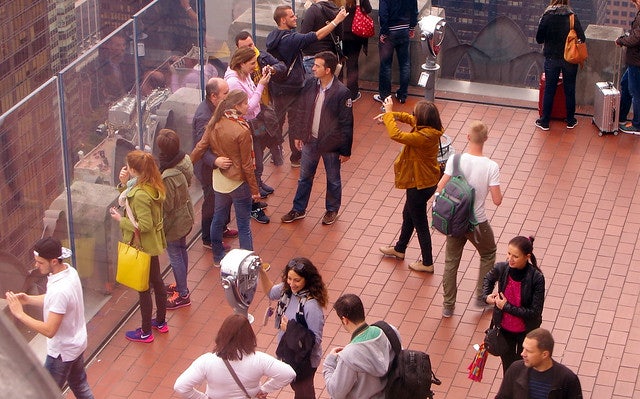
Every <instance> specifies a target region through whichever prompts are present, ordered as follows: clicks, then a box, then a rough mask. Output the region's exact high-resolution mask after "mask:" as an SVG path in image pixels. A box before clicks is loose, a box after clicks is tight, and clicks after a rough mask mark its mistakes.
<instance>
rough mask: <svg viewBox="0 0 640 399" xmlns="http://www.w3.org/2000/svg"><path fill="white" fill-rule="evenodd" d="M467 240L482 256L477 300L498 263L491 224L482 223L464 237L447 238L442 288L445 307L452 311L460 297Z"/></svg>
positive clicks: (477, 283)
mask: <svg viewBox="0 0 640 399" xmlns="http://www.w3.org/2000/svg"><path fill="white" fill-rule="evenodd" d="M467 240H469V241H471V244H473V246H474V247H476V249H477V250H478V254H479V255H480V269H479V270H478V281H477V282H476V292H475V295H476V298H477V297H480V296H481V295H482V283H483V282H484V276H486V275H487V273H489V272H490V271H491V269H492V268H493V266H494V265H495V263H496V250H497V248H496V239H495V237H494V236H493V229H492V228H491V225H490V224H489V222H481V223H480V224H479V225H478V226H476V228H475V230H474V231H472V232H470V233H467V234H466V235H465V236H462V237H451V236H447V242H446V245H445V255H444V256H445V257H444V274H443V275H442V288H443V291H444V302H443V306H444V307H445V308H448V309H452V308H453V307H454V306H455V304H456V296H457V295H458V284H457V276H458V267H460V259H462V251H463V250H464V245H465V244H466V243H467Z"/></svg>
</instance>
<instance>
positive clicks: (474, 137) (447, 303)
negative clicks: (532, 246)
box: [436, 121, 502, 317]
mask: <svg viewBox="0 0 640 399" xmlns="http://www.w3.org/2000/svg"><path fill="white" fill-rule="evenodd" d="M488 137H489V131H488V129H487V126H486V125H485V124H484V123H482V122H480V121H474V122H472V123H471V129H470V130H469V134H468V135H467V140H469V144H468V147H467V152H465V153H463V154H461V155H460V170H461V171H462V173H463V174H464V177H465V179H466V180H467V182H468V183H469V184H470V185H471V187H473V188H474V189H475V198H474V208H473V210H474V212H475V215H476V219H477V221H478V223H479V224H478V225H477V226H476V228H475V229H474V231H473V232H470V233H467V234H466V235H464V236H462V237H453V236H447V238H446V244H445V259H444V274H443V276H442V288H443V291H444V302H443V308H442V316H443V317H451V316H453V309H454V307H455V304H456V296H457V294H458V284H457V276H458V267H459V266H460V259H462V251H463V250H464V246H465V244H466V243H467V240H468V241H471V244H473V246H474V247H475V248H476V250H477V251H478V254H479V255H480V269H479V270H478V281H477V283H476V291H475V295H476V303H477V304H478V305H480V306H486V304H485V302H484V300H482V299H481V295H482V283H483V279H484V276H485V275H486V274H487V273H488V272H489V270H491V268H492V267H493V265H494V264H495V262H496V250H497V247H496V240H495V238H494V235H493V229H492V228H491V225H490V224H489V220H488V218H487V214H486V211H485V203H484V202H485V199H486V198H487V195H488V194H489V193H491V200H492V201H493V203H494V204H495V205H500V204H501V203H502V192H501V191H500V169H499V167H498V164H497V163H496V162H495V161H493V160H491V159H489V158H488V157H485V156H484V155H483V153H482V152H483V147H484V143H485V142H486V141H487V139H488ZM451 175H453V157H449V159H448V160H447V165H446V167H445V171H444V175H443V176H442V178H440V182H438V188H437V192H436V201H437V195H438V193H439V192H441V191H442V189H443V188H444V186H445V185H446V184H447V183H448V182H449V180H450V179H451Z"/></svg>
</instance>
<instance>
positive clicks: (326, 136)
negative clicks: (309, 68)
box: [281, 51, 353, 225]
mask: <svg viewBox="0 0 640 399" xmlns="http://www.w3.org/2000/svg"><path fill="white" fill-rule="evenodd" d="M337 64H338V58H337V57H336V55H335V54H333V53H332V52H330V51H322V52H320V53H318V54H316V58H315V61H314V64H313V73H314V77H313V78H310V79H307V81H306V82H305V85H304V87H303V88H302V91H301V92H300V98H299V102H298V108H297V109H298V113H297V114H296V117H295V119H294V120H293V126H294V132H295V136H294V137H295V145H296V148H298V149H299V150H300V151H301V154H302V160H301V168H300V178H299V179H298V188H297V190H296V195H295V197H294V199H293V208H292V209H291V211H289V213H287V214H286V215H284V216H282V219H281V220H282V222H283V223H291V222H293V221H295V220H298V219H302V218H304V217H305V216H306V215H307V214H306V209H307V205H308V204H309V197H310V196H311V188H312V186H313V179H314V177H315V174H316V169H317V168H318V163H319V162H320V158H322V161H323V163H324V168H325V172H326V175H327V194H326V200H325V206H326V212H325V214H324V216H323V217H322V224H324V225H330V224H333V223H334V222H335V221H336V219H337V218H338V210H340V204H341V200H342V181H341V178H340V164H342V163H344V162H347V161H348V160H349V158H350V157H351V145H352V142H353V110H352V106H351V105H352V104H351V94H350V93H349V89H347V88H346V87H345V86H344V85H343V84H342V82H340V81H339V80H338V79H337V78H334V75H333V71H334V70H335V68H336V65H337Z"/></svg>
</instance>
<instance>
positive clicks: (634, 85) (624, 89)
mask: <svg viewBox="0 0 640 399" xmlns="http://www.w3.org/2000/svg"><path fill="white" fill-rule="evenodd" d="M631 106H633V119H632V121H631V123H632V124H633V126H635V127H637V128H640V67H637V66H633V65H629V66H627V70H626V71H625V72H624V75H622V80H620V116H619V119H620V122H624V121H626V120H627V116H628V115H629V109H631Z"/></svg>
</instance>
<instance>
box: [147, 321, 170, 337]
mask: <svg viewBox="0 0 640 399" xmlns="http://www.w3.org/2000/svg"><path fill="white" fill-rule="evenodd" d="M151 327H153V328H155V329H156V330H158V331H159V332H161V333H163V334H164V333H168V332H169V325H168V324H167V322H166V321H165V322H164V323H158V321H157V320H156V319H151Z"/></svg>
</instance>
